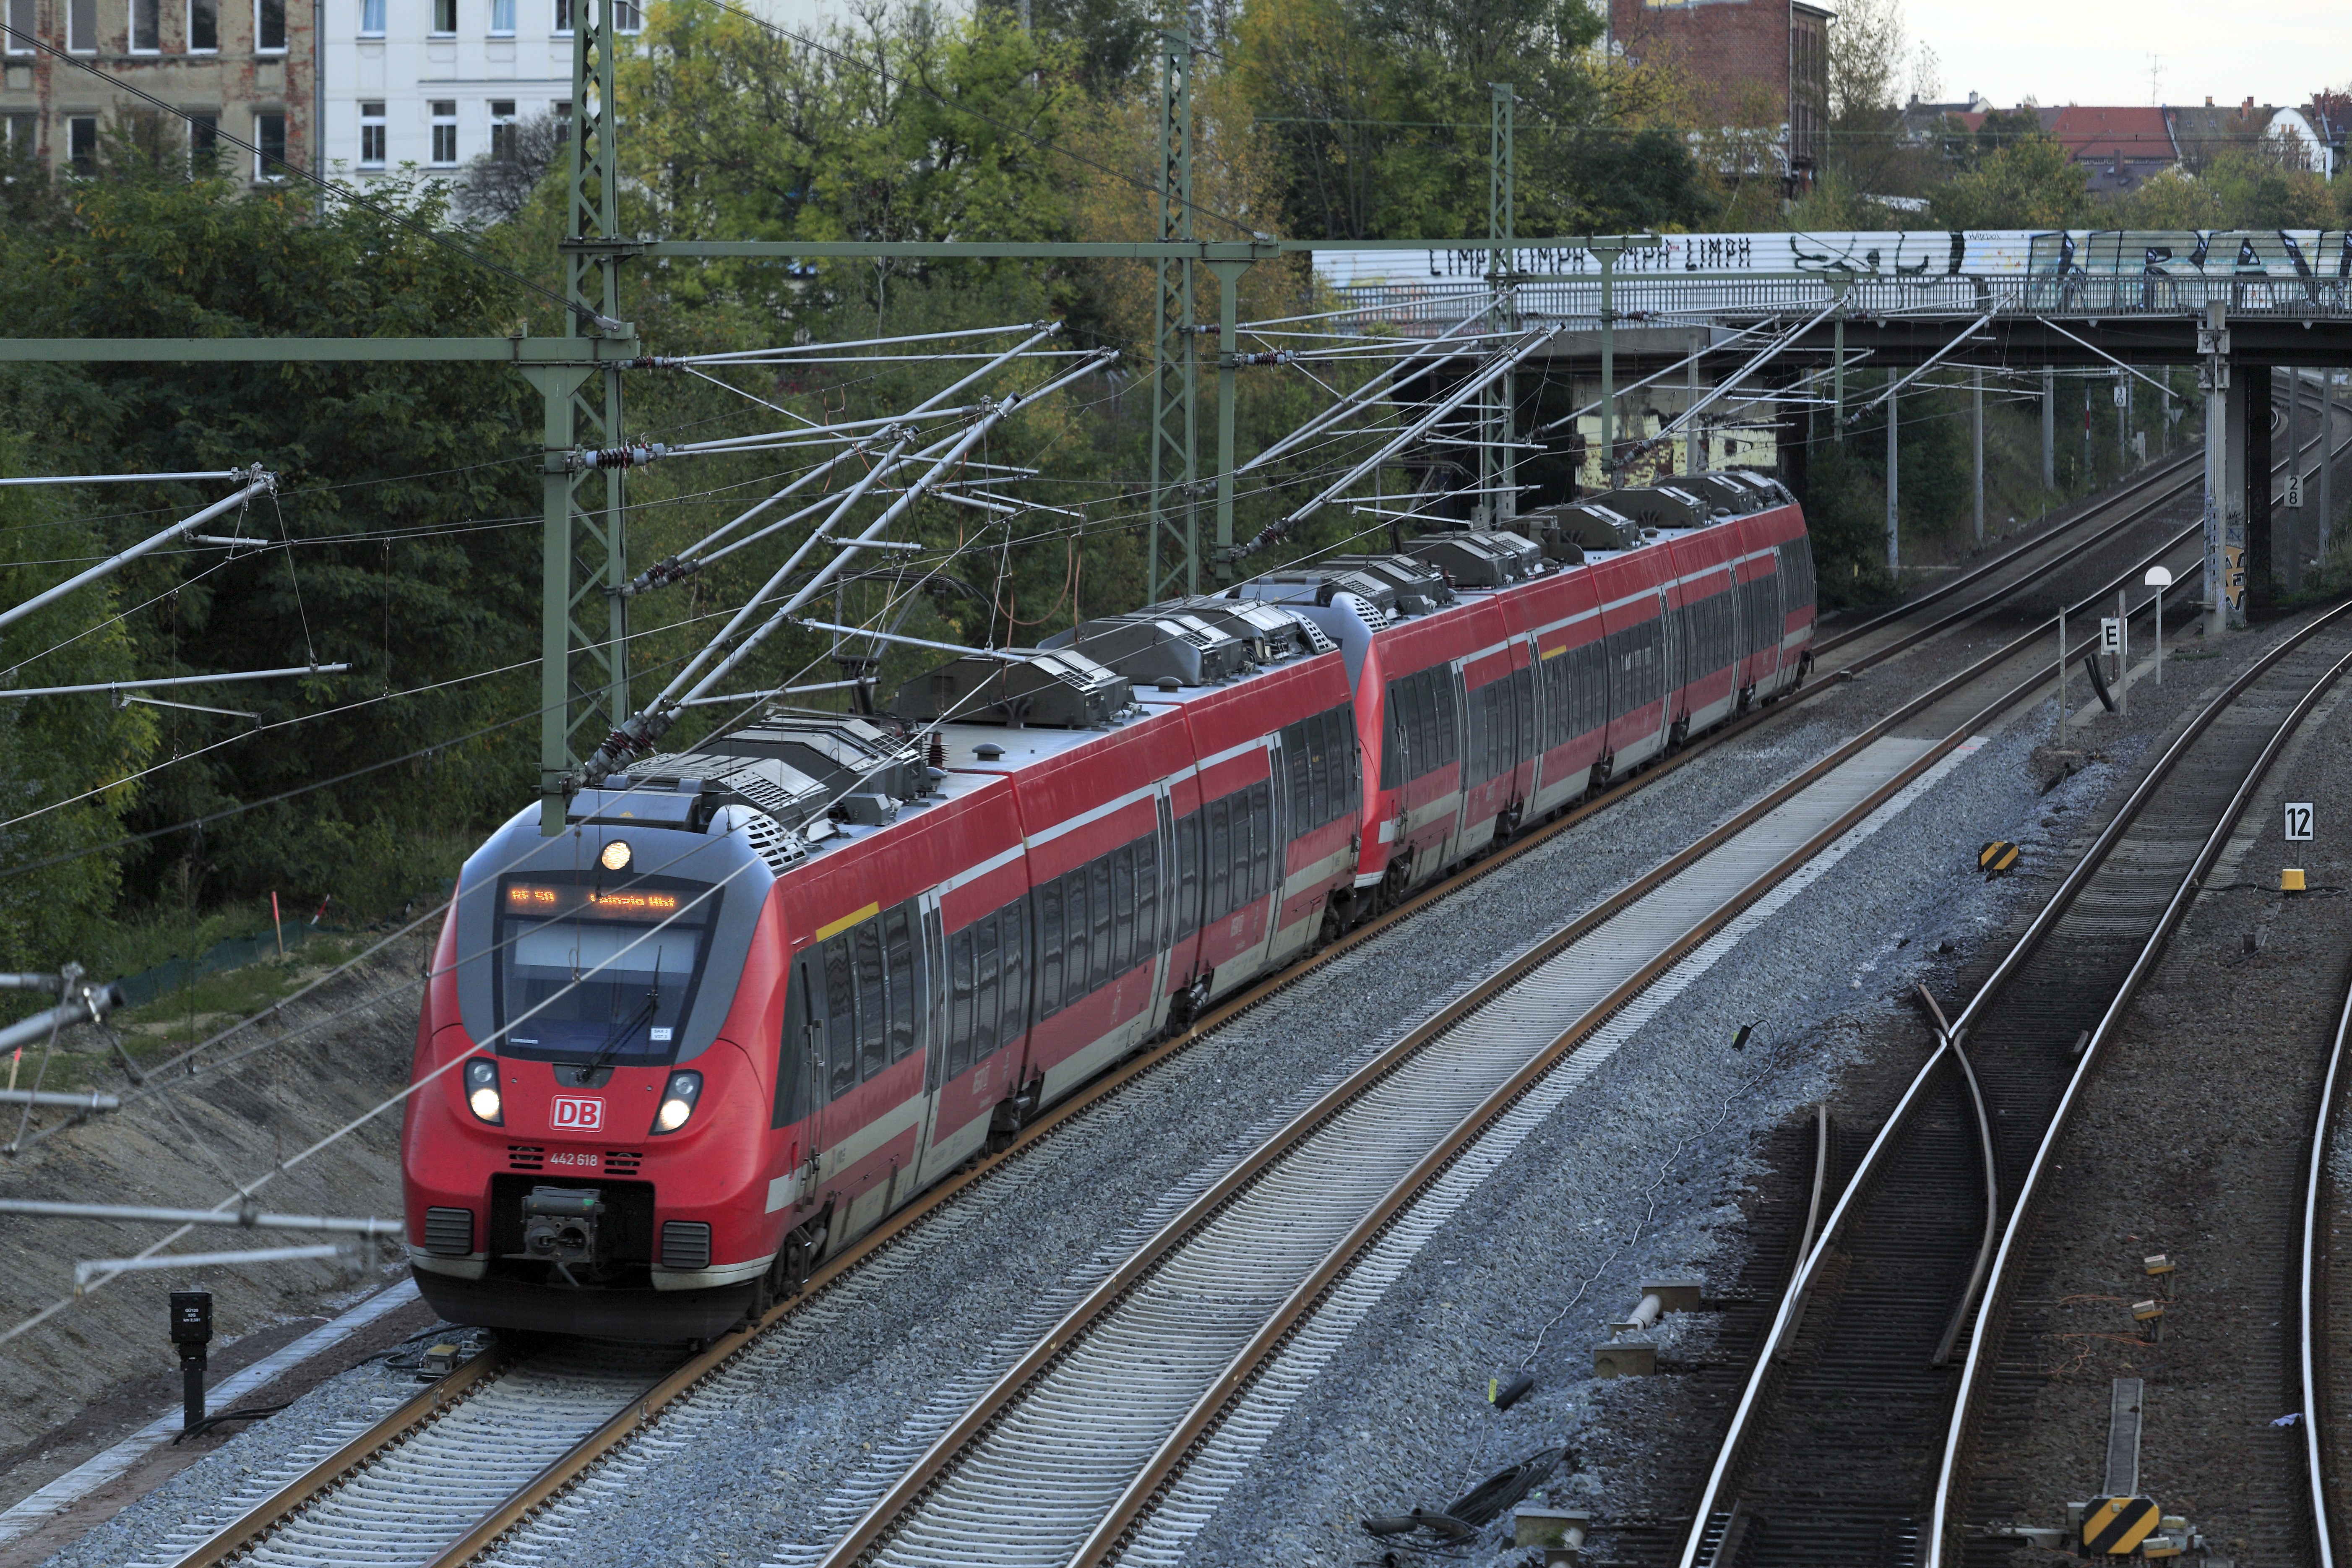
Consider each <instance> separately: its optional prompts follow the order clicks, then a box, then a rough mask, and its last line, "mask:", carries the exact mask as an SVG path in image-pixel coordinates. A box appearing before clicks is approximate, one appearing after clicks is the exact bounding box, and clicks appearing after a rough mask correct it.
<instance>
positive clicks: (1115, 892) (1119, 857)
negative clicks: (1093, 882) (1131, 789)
mask: <svg viewBox="0 0 2352 1568" xmlns="http://www.w3.org/2000/svg"><path fill="white" fill-rule="evenodd" d="M1109 858H1110V907H1111V912H1112V920H1111V938H1110V940H1111V960H1110V972H1111V973H1112V974H1113V975H1115V976H1116V975H1120V974H1125V973H1127V972H1128V971H1129V970H1130V969H1133V968H1134V967H1135V846H1134V845H1132V844H1122V845H1120V846H1119V847H1118V848H1116V849H1114V850H1112V851H1111V853H1110V857H1109Z"/></svg>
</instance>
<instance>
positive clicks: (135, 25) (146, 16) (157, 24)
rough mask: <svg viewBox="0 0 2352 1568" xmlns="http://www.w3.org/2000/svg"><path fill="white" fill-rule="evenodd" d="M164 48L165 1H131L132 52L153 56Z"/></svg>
mask: <svg viewBox="0 0 2352 1568" xmlns="http://www.w3.org/2000/svg"><path fill="white" fill-rule="evenodd" d="M162 48H163V0H131V53H132V54H134V55H152V54H155V53H158V52H159V51H161V50H162Z"/></svg>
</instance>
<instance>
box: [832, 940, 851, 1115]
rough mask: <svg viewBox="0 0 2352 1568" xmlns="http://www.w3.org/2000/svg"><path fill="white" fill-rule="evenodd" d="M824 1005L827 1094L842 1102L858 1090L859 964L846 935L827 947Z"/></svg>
mask: <svg viewBox="0 0 2352 1568" xmlns="http://www.w3.org/2000/svg"><path fill="white" fill-rule="evenodd" d="M824 1003H825V1013H826V1015H827V1019H826V1024H825V1030H824V1037H825V1042H826V1046H827V1049H828V1052H829V1056H828V1060H827V1062H826V1064H825V1069H824V1070H825V1075H826V1089H825V1093H826V1094H827V1096H828V1097H829V1098H833V1099H838V1098H840V1097H841V1096H842V1095H844V1094H845V1093H847V1092H848V1091H849V1090H850V1089H855V1088H856V1087H857V965H856V962H855V960H854V959H853V958H852V957H851V954H850V951H849V938H847V937H846V936H837V937H835V938H834V939H833V940H832V941H831V942H826V943H825V944H824Z"/></svg>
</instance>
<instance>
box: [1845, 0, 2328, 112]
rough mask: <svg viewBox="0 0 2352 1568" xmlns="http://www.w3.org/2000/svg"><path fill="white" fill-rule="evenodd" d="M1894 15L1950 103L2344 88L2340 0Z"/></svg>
mask: <svg viewBox="0 0 2352 1568" xmlns="http://www.w3.org/2000/svg"><path fill="white" fill-rule="evenodd" d="M1828 4H1829V5H1831V6H1832V8H1834V7H1835V5H1836V4H1837V0H1828ZM1903 14H1904V20H1905V22H1906V28H1907V31H1908V32H1909V34H1910V37H1911V39H1912V41H1913V43H1914V44H1915V45H1920V44H1924V45H1926V46H1927V47H1930V48H1932V49H1934V51H1935V52H1936V55H1937V59H1938V73H1939V75H1940V76H1941V78H1942V92H1941V100H1943V101H1953V100H1960V99H1965V98H1966V97H1968V95H1969V91H1970V90H1971V89H1973V90H1975V91H1977V92H1980V93H1982V94H1983V95H1984V96H1985V97H1987V98H1989V99H1990V100H1992V101H1993V102H1995V103H1997V104H2000V105H2002V106H2004V107H2006V106H2009V105H2011V104H2014V103H2017V102H2019V101H2020V100H2022V99H2024V98H2026V97H2027V96H2029V95H2031V96H2032V98H2033V99H2034V100H2036V101H2038V102H2041V103H2043V104H2060V103H2084V104H2092V103H2096V104H2135V103H2142V104H2144V103H2153V102H2157V101H2159V99H2160V100H2161V101H2163V102H2166V103H2176V104H2200V103H2203V102H2204V101H2205V100H2206V99H2207V98H2209V97H2210V98H2211V99H2212V100H2214V101H2215V102H2216V103H2237V102H2239V101H2241V100H2243V99H2244V98H2245V97H2247V95H2249V94H2252V97H2253V100H2254V101H2255V102H2257V103H2280V104H2294V103H2302V102H2305V101H2306V100H2308V99H2309V98H2310V97H2311V94H2312V92H2313V90H2314V89H2318V88H2341V87H2343V86H2344V85H2345V84H2346V83H2347V81H2352V9H2347V7H2346V6H2345V5H2344V4H2343V3H2342V0H2265V3H2264V4H2262V5H2252V4H2245V3H2243V0H2074V4H2071V5H2053V4H2052V3H2051V0H1904V4H1903ZM2151 55H2153V56H2155V57H2156V58H2155V60H2154V61H2153V62H2151V61H2150V59H2149V56H2151ZM2151 63H2153V64H2154V65H2155V67H2156V68H2157V69H2158V73H2159V74H2158V78H2157V86H2156V89H2155V90H2154V91H2153V92H2151V90H2150V88H2149V82H2148V70H2149V67H2150V65H2151ZM1910 85H1916V84H1906V87H1908V86H1910Z"/></svg>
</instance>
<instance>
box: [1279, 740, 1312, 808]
mask: <svg viewBox="0 0 2352 1568" xmlns="http://www.w3.org/2000/svg"><path fill="white" fill-rule="evenodd" d="M1278 739H1279V754H1280V755H1281V757H1282V789H1283V794H1284V795H1286V796H1287V797H1288V798H1289V801H1290V820H1291V821H1292V822H1294V823H1303V822H1305V821H1306V820H1307V726H1306V724H1304V723H1303V722H1302V723H1296V724H1285V725H1284V726H1283V727H1282V732H1281V735H1280V736H1279V738H1278Z"/></svg>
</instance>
